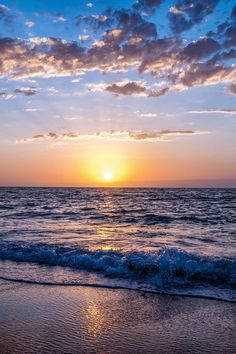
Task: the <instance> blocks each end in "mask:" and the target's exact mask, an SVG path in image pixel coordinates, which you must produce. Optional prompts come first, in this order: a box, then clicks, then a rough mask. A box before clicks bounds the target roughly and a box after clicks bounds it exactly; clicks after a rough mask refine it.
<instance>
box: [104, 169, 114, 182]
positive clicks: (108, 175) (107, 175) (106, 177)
mask: <svg viewBox="0 0 236 354" xmlns="http://www.w3.org/2000/svg"><path fill="white" fill-rule="evenodd" d="M112 178H113V175H112V172H111V171H106V172H104V174H103V179H104V181H106V182H111V181H112Z"/></svg>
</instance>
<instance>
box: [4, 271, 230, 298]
mask: <svg viewBox="0 0 236 354" xmlns="http://www.w3.org/2000/svg"><path fill="white" fill-rule="evenodd" d="M0 281H7V282H13V283H22V284H29V285H39V286H53V287H54V286H64V287H82V288H83V287H89V288H95V289H96V288H98V289H111V290H112V289H113V290H127V291H136V292H139V293H142V294H145V293H146V294H153V295H155V294H156V295H161V296H162V295H163V296H180V297H187V298H193V299H205V300H212V301H222V302H227V303H232V304H234V303H236V300H234V299H232V300H230V299H224V298H219V297H216V296H208V295H201V294H196V295H195V294H187V293H176V292H174V291H173V292H170V291H161V290H160V291H158V290H148V289H147V290H146V289H139V288H132V287H126V286H120V285H108V284H107V285H103V284H97V283H96V284H89V283H62V282H57V283H53V282H47V281H36V280H27V279H17V278H16V279H11V278H8V277H3V276H0Z"/></svg>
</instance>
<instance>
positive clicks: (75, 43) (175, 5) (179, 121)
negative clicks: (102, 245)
mask: <svg viewBox="0 0 236 354" xmlns="http://www.w3.org/2000/svg"><path fill="white" fill-rule="evenodd" d="M0 37H1V38H0V48H1V52H0V71H1V73H0V104H1V117H0V139H1V140H0V164H1V166H2V171H3V172H2V174H1V176H2V177H0V184H2V185H7V184H14V185H18V184H20V185H28V184H30V185H38V184H43V185H44V184H48V183H50V184H53V178H54V177H55V184H61V185H86V178H85V177H84V176H83V174H82V172H81V170H82V169H83V166H81V164H82V157H83V156H85V155H86V154H87V152H86V151H85V150H86V149H85V148H84V146H85V145H87V146H88V145H89V147H88V149H87V151H90V150H91V154H90V155H92V154H93V151H94V154H96V150H99V146H100V145H102V151H104V150H109V149H111V150H112V149H114V151H117V149H118V150H119V151H121V152H122V153H120V152H119V153H118V155H119V154H121V155H122V154H123V155H126V154H127V156H129V161H131V162H130V163H131V164H132V161H134V168H133V170H135V171H136V169H135V166H136V165H137V161H138V156H139V154H141V155H142V156H143V157H142V164H143V165H144V166H145V169H146V170H147V171H149V173H148V172H147V174H146V175H145V176H141V175H139V174H140V172H137V171H138V170H137V171H136V172H135V173H133V175H132V174H131V175H132V177H129V178H128V177H126V180H128V182H129V183H128V182H127V181H126V182H127V183H126V184H128V185H157V186H158V185H159V183H162V182H163V180H166V181H172V180H173V181H176V180H177V181H180V180H193V181H194V182H193V184H194V183H195V184H196V182H195V181H196V180H199V181H201V180H204V181H205V180H209V181H213V182H209V183H208V184H209V185H210V186H214V181H215V180H217V181H222V182H221V185H235V182H234V180H236V164H235V153H236V143H235V130H236V104H235V98H236V65H235V62H236V61H235V59H236V7H235V6H234V2H233V1H223V0H221V1H220V0H209V1H207V2H206V1H202V0H196V1H193V0H179V1H164V0H139V1H108V0H106V1H91V2H90V1H76V0H67V1H64V0H60V1H39V0H38V1H36V0H33V1H26V0H18V1H10V0H9V1H2V2H0ZM52 151H53V153H52ZM62 152H63V153H62ZM101 153H102V152H101ZM23 155H24V156H25V159H26V161H25V164H23V165H22V164H19V169H20V177H19V179H17V176H16V175H15V173H14V166H16V164H17V163H16V161H18V162H19V159H21V158H22V157H21V158H20V157H19V156H23ZM76 155H78V156H80V157H81V159H80V158H79V159H78V161H77V160H76V158H75V159H74V157H75V156H76ZM82 155H83V156H82ZM160 155H161V157H160ZM45 156H46V157H45ZM58 156H64V157H63V159H62V164H64V165H66V166H68V164H67V163H69V165H70V167H71V168H72V165H71V164H74V163H75V162H74V161H75V160H76V164H77V165H78V169H77V171H79V172H76V173H78V176H77V179H76V178H75V179H74V178H73V179H70V176H69V173H71V169H70V167H67V169H68V174H65V177H63V178H64V179H63V178H62V179H61V180H60V179H59V180H58V176H56V175H55V169H54V170H53V169H52V170H50V171H49V172H47V173H46V175H47V174H48V173H49V174H50V181H49V179H47V178H46V177H45V178H44V179H43V182H42V183H40V180H38V179H37V178H35V176H33V175H32V173H31V172H32V171H31V170H30V169H29V166H34V165H36V164H37V165H38V164H39V165H40V167H41V170H42V171H45V169H46V167H45V166H47V170H48V166H50V161H52V160H53V162H55V161H58ZM68 156H70V157H68ZM86 156H87V155H86ZM44 157H45V159H44ZM72 157H73V158H72ZM71 158H72V160H73V162H72V160H70V159H71ZM88 158H89V157H88ZM115 159H116V155H115V153H114V160H115ZM117 159H118V157H117ZM119 159H120V158H119ZM119 159H118V160H119ZM121 159H122V158H121ZM69 160H70V162H68V161H69ZM124 160H125V159H124ZM46 161H48V162H47V163H46ZM48 164H49V165H48ZM153 164H154V165H155V164H156V165H157V166H159V167H158V168H157V169H156V170H153V169H152V168H151V165H153ZM189 164H191V173H190V172H189V171H188V166H190V165H189ZM210 165H212V169H211V168H210V167H209V166H210ZM49 169H50V167H49ZM72 169H73V168H72ZM123 169H124V168H123ZM80 172H81V173H80ZM43 173H45V172H43ZM98 173H100V172H98ZM124 180H125V178H124ZM160 181H162V182H160ZM229 181H230V182H229ZM232 181H233V182H232ZM118 182H120V183H121V182H122V181H121V180H119V178H118V179H117V183H118ZM122 183H123V182H122ZM122 183H121V184H122ZM168 183H169V182H168ZM168 183H167V184H168ZM173 183H176V182H173ZM199 183H200V182H199ZM217 183H218V182H217ZM88 184H89V185H90V184H92V185H93V181H92V178H91V179H89V182H88ZM124 184H125V181H124ZM208 184H207V185H208ZM176 185H178V182H177V184H176ZM199 185H202V184H201V183H200V184H199Z"/></svg>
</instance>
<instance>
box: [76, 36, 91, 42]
mask: <svg viewBox="0 0 236 354" xmlns="http://www.w3.org/2000/svg"><path fill="white" fill-rule="evenodd" d="M78 38H79V40H80V41H81V42H85V41H87V40H88V39H89V36H88V35H87V34H81V35H79V37H78Z"/></svg>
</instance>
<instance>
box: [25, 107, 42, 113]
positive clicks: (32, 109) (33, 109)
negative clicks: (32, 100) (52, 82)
mask: <svg viewBox="0 0 236 354" xmlns="http://www.w3.org/2000/svg"><path fill="white" fill-rule="evenodd" d="M24 111H25V112H37V111H39V108H25V109H24Z"/></svg>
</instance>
